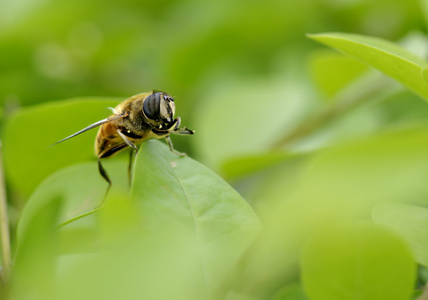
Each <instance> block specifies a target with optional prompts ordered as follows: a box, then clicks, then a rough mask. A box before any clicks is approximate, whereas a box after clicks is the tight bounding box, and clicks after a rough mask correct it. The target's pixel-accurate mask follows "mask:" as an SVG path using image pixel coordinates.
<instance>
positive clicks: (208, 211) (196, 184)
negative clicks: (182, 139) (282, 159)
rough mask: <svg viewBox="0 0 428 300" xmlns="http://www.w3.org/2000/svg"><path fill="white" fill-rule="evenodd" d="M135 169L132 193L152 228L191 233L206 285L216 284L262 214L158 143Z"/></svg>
mask: <svg viewBox="0 0 428 300" xmlns="http://www.w3.org/2000/svg"><path fill="white" fill-rule="evenodd" d="M135 166H136V167H135V171H134V178H133V186H132V195H133V197H134V199H136V200H137V201H138V202H137V204H138V205H139V206H140V207H141V213H142V214H143V215H144V217H143V218H144V219H145V221H146V222H147V224H148V225H147V226H149V227H150V228H152V229H153V230H156V228H158V227H159V226H161V227H164V226H167V227H168V228H171V230H174V231H175V232H185V233H191V235H192V236H193V238H194V239H195V240H196V242H197V243H198V244H199V245H200V246H201V247H202V248H201V249H202V250H203V253H205V257H204V259H202V260H201V268H202V269H203V270H204V271H203V272H204V274H205V278H206V281H207V286H208V287H209V288H211V287H213V286H216V285H217V284H218V283H219V282H220V280H221V278H222V276H224V274H227V273H228V271H230V269H231V268H232V267H233V266H234V264H235V263H236V262H237V260H238V258H239V257H240V255H241V254H242V252H243V251H244V250H245V249H246V248H247V246H248V245H249V243H250V241H252V239H253V238H254V237H255V234H256V233H257V232H258V230H259V228H260V223H259V220H258V218H257V216H256V215H255V214H254V212H253V211H252V209H251V208H250V206H249V205H248V204H247V203H246V202H245V200H244V199H242V198H241V196H240V195H239V194H238V193H237V192H236V191H235V190H233V189H232V188H231V187H230V186H229V185H228V184H227V183H226V182H225V181H223V180H222V179H221V178H220V177H218V176H217V175H216V174H214V173H213V172H212V171H210V170H209V169H207V168H206V167H204V166H203V165H201V164H199V163H198V162H196V161H194V160H192V159H191V158H189V157H179V156H177V155H176V154H174V153H172V152H170V151H169V149H168V147H167V146H166V145H165V144H163V143H160V142H159V141H148V142H146V143H143V144H142V146H141V149H140V152H139V155H138V157H137V161H136V164H135Z"/></svg>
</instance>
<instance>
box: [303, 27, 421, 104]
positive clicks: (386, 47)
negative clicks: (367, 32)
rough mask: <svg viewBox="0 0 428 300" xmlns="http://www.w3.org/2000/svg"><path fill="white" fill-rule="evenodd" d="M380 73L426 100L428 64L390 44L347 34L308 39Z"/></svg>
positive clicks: (330, 34)
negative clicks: (427, 70)
mask: <svg viewBox="0 0 428 300" xmlns="http://www.w3.org/2000/svg"><path fill="white" fill-rule="evenodd" d="M308 36H309V37H310V38H312V39H314V40H316V41H319V42H321V43H323V44H325V45H327V46H329V47H332V48H335V49H337V50H339V51H341V52H343V53H345V54H348V55H350V56H352V57H354V58H356V59H358V60H360V61H362V62H365V63H366V64H368V65H370V66H372V67H374V68H376V69H378V70H380V71H381V72H383V73H385V74H386V75H388V76H390V77H392V78H394V79H395V80H397V81H399V82H400V83H402V84H403V85H405V86H406V87H407V88H409V89H410V90H412V91H413V92H415V93H416V94H418V95H419V96H421V97H422V98H424V99H425V100H428V84H427V80H426V79H425V76H423V74H426V70H425V69H426V68H428V63H427V62H426V61H425V60H423V59H422V58H420V57H418V56H416V55H414V54H413V53H411V52H409V51H407V50H406V49H404V48H402V47H400V46H399V45H397V44H394V43H392V42H389V41H386V40H382V39H379V38H374V37H367V36H362V35H357V34H346V33H322V34H311V35H308Z"/></svg>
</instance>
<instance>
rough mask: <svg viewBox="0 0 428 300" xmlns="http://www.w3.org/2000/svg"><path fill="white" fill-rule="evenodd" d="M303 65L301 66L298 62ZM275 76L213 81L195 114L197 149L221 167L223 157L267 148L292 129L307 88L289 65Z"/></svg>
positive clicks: (211, 164) (303, 107)
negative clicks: (219, 82) (281, 75)
mask: <svg viewBox="0 0 428 300" xmlns="http://www.w3.org/2000/svg"><path fill="white" fill-rule="evenodd" d="M299 68H300V69H301V66H299ZM289 69H290V70H292V71H293V72H291V71H290V70H288V71H287V72H289V73H290V74H288V73H287V76H284V77H283V78H280V80H277V81H273V80H272V81H269V80H247V81H243V82H242V81H241V82H234V83H228V84H227V85H226V84H224V85H223V86H216V87H215V91H212V92H211V93H209V94H208V95H207V97H206V98H207V99H205V101H203V102H202V103H201V104H200V106H199V109H198V111H197V112H196V114H195V125H194V126H195V129H196V133H197V135H198V138H195V150H196V151H197V154H198V157H200V158H201V160H202V161H203V163H204V164H207V165H208V166H209V167H211V168H213V169H214V170H215V171H219V170H220V168H221V166H222V164H223V162H224V161H226V160H228V159H233V158H235V157H237V156H242V155H256V154H260V153H264V152H266V151H269V150H270V148H271V146H272V145H273V144H274V143H275V142H276V141H277V140H278V137H279V136H282V135H284V134H286V133H287V132H290V131H291V130H292V128H293V127H295V126H296V124H297V123H298V122H299V121H300V120H301V118H302V117H303V115H304V114H305V112H306V109H307V106H308V104H309V102H308V100H309V99H310V97H309V96H308V93H309V90H308V89H307V87H306V86H304V85H303V81H301V80H299V79H300V78H299V74H298V72H299V71H298V70H296V68H294V67H293V66H290V68H289Z"/></svg>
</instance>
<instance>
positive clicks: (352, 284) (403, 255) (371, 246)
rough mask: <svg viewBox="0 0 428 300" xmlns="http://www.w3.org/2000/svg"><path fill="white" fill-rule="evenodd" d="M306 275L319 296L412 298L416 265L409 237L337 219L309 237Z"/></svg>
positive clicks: (322, 299)
mask: <svg viewBox="0 0 428 300" xmlns="http://www.w3.org/2000/svg"><path fill="white" fill-rule="evenodd" d="M301 261H302V280H303V285H304V287H305V291H306V293H307V294H308V295H309V297H310V299H313V300H331V299H343V300H346V299H350V300H351V299H367V300H369V299H370V300H371V299H377V300H382V299H385V300H407V299H409V297H410V295H411V294H412V292H413V284H414V280H415V272H416V268H415V267H416V266H415V264H414V262H413V258H412V255H411V253H410V251H409V249H408V248H407V247H406V245H405V244H404V243H403V241H402V240H401V239H399V238H397V237H396V236H395V235H393V234H392V233H390V232H389V231H387V230H386V229H383V228H380V227H376V226H373V225H371V224H359V225H356V224H354V225H345V224H336V226H335V227H334V228H329V229H324V230H322V231H321V232H318V233H317V234H315V235H314V236H313V237H312V238H310V239H309V240H308V242H307V243H306V245H305V246H304V249H303V252H302V259H301Z"/></svg>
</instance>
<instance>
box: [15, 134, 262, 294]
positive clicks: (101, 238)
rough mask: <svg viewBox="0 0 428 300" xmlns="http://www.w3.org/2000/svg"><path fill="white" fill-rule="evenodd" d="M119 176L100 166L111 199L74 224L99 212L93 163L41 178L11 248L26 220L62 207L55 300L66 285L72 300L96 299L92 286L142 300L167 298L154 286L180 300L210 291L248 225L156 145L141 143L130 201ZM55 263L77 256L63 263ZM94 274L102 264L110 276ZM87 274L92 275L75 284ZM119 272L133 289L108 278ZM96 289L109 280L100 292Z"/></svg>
mask: <svg viewBox="0 0 428 300" xmlns="http://www.w3.org/2000/svg"><path fill="white" fill-rule="evenodd" d="M126 167H127V164H126V163H125V162H124V161H121V160H120V159H117V158H112V159H110V160H106V161H105V168H106V170H107V172H108V174H109V175H110V177H111V179H112V182H113V185H112V190H111V191H110V193H109V196H108V198H107V199H106V200H105V204H104V206H103V207H102V208H101V209H100V210H97V211H95V212H94V213H91V214H88V215H86V216H84V217H81V218H78V219H76V216H79V215H82V214H85V213H87V212H91V211H93V209H94V208H95V207H97V206H98V205H99V204H100V202H101V201H102V199H103V196H104V192H105V189H106V187H107V184H106V183H105V182H104V180H103V179H102V178H101V176H100V175H99V174H98V169H97V166H96V163H95V162H91V163H84V164H78V165H74V166H70V167H67V168H65V169H62V170H60V171H58V172H56V173H54V174H53V175H52V176H50V177H48V178H47V179H46V180H45V181H43V183H42V184H40V185H39V187H38V188H37V190H36V191H35V193H34V194H33V196H32V197H31V198H30V200H29V201H28V203H27V205H26V207H25V209H24V212H23V214H22V217H21V220H20V223H19V228H18V244H21V243H22V241H25V240H26V239H27V238H28V237H29V235H30V234H31V232H32V231H31V228H32V227H33V222H34V221H33V220H34V218H35V216H37V215H38V214H39V213H40V211H42V210H43V208H44V207H46V205H48V204H49V203H51V202H52V201H56V200H55V199H58V198H59V199H61V200H62V202H61V203H62V206H61V209H60V210H59V212H58V213H57V215H56V218H55V222H54V225H53V226H58V225H59V224H61V223H64V222H67V221H70V222H68V223H67V224H66V225H64V226H62V227H60V228H59V229H58V231H57V234H58V241H59V242H58V247H59V254H60V257H59V261H61V262H62V264H61V265H58V268H59V269H60V273H62V274H66V275H67V276H66V279H64V282H60V284H59V286H60V287H61V289H60V290H59V291H58V293H59V295H58V297H57V299H59V298H60V299H66V298H67V297H65V296H64V294H62V293H63V292H62V290H64V291H69V289H70V287H68V286H69V284H66V283H69V282H74V283H75V284H74V285H73V286H74V287H75V286H81V288H79V290H78V291H77V290H76V293H77V294H79V295H95V294H96V293H97V291H96V290H95V289H96V288H97V287H98V288H99V289H102V292H101V293H102V295H109V294H112V293H115V292H116V291H123V293H124V294H128V293H129V294H133V295H135V294H139V293H141V292H142V291H144V292H145V293H148V294H149V295H151V296H150V297H149V296H148V298H150V299H153V297H154V296H153V295H157V293H159V295H168V296H169V297H171V296H172V295H173V293H174V289H172V290H169V289H165V288H164V287H162V286H163V284H166V285H167V286H171V285H173V286H177V285H179V286H181V287H180V291H182V292H183V293H184V294H186V295H187V293H188V292H190V290H191V293H193V294H194V293H196V294H198V295H199V293H201V292H203V293H205V292H207V293H211V292H213V291H214V290H215V289H216V288H218V287H219V285H220V283H221V282H222V280H224V279H225V278H226V276H227V274H229V273H230V272H231V270H232V269H233V268H234V267H235V266H236V263H237V261H238V259H239V258H240V257H241V255H242V253H243V252H244V251H245V249H246V248H247V247H248V245H249V244H250V243H251V242H252V241H253V239H254V237H255V235H256V234H257V233H258V231H259V229H260V222H259V220H258V218H257V216H256V215H255V214H254V212H253V211H252V209H251V208H250V206H249V205H248V204H247V203H246V202H245V200H243V199H242V198H241V197H240V195H239V194H238V193H237V192H236V191H234V190H233V189H232V188H231V187H230V186H229V185H228V184H227V183H226V182H224V181H223V180H222V179H221V178H220V177H218V176H217V175H216V174H214V173H213V172H211V171H210V170H208V169H207V168H205V167H204V166H202V165H201V164H199V163H198V162H196V161H194V160H192V159H191V158H189V157H180V156H177V155H176V154H174V153H172V152H171V151H170V150H169V148H168V146H167V145H166V144H165V143H162V142H160V141H153V140H152V141H147V142H145V143H143V144H142V146H141V148H140V151H139V154H138V156H137V158H136V161H135V164H134V177H133V182H132V187H131V195H132V201H131V200H130V199H129V196H128V194H129V192H128V190H127V187H128V184H127V179H128V178H127V172H126ZM117 195H120V196H117ZM35 238H37V237H35ZM100 249H102V250H103V251H99V250H100ZM89 253H91V254H90V255H89ZM63 254H75V255H76V254H77V256H73V259H69V256H64V255H63ZM71 261H72V263H71ZM112 261H115V263H114V264H113V265H112V264H111V262H112ZM102 265H104V266H105V265H110V268H109V271H106V270H105V269H104V268H101V267H100V266H102ZM130 265H132V266H133V267H130ZM165 266H168V267H167V268H165ZM88 268H89V269H91V272H89V273H87V276H86V275H82V273H85V274H86V272H84V271H83V270H87V269H88ZM125 272H127V273H128V274H130V275H129V276H133V277H134V278H138V282H139V284H138V285H136V286H134V287H130V286H128V285H127V282H122V283H118V282H117V274H118V273H120V274H122V273H125ZM105 280H108V281H109V282H110V280H111V283H109V284H107V287H106V282H105ZM177 280H178V281H177ZM60 281H61V279H60ZM85 282H91V285H90V286H88V285H87V284H85ZM178 283H179V284H178ZM190 283H192V285H190ZM35 284H37V282H35ZM143 287H144V288H143ZM188 287H192V288H191V289H190V288H188ZM177 288H178V286H177ZM64 293H65V292H64ZM73 295H74V294H73ZM64 297H65V298H64ZM161 298H162V297H161ZM167 298H168V297H167ZM200 298H201V297H200V296H198V297H195V298H193V297H192V298H185V299H200ZM183 299H184V298H183Z"/></svg>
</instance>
